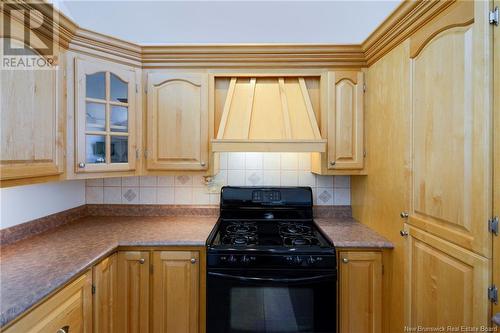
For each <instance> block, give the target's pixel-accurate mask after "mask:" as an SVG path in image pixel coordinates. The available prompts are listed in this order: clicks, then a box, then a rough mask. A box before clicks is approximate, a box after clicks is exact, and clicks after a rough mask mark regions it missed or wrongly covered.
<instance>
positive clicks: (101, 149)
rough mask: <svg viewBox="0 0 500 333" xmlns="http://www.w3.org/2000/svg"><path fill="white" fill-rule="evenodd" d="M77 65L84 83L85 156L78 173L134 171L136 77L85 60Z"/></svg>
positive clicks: (80, 97)
mask: <svg viewBox="0 0 500 333" xmlns="http://www.w3.org/2000/svg"><path fill="white" fill-rule="evenodd" d="M77 64H78V69H77V70H78V79H79V80H80V81H84V84H80V85H79V88H78V89H79V90H78V92H79V93H78V96H77V98H78V103H77V105H78V108H79V110H78V114H79V115H78V119H79V122H81V124H82V125H78V130H79V131H81V132H80V134H79V135H78V138H79V139H78V141H79V143H78V147H79V150H80V151H81V153H80V152H79V153H78V156H79V157H78V158H79V160H78V161H77V171H79V172H85V171H120V170H131V169H132V165H130V160H129V146H130V143H131V142H130V139H131V133H130V129H131V123H130V121H131V115H130V110H131V109H130V108H131V105H132V104H130V103H131V100H130V98H131V97H133V96H130V95H131V91H132V90H131V87H132V86H133V85H134V84H135V83H134V75H135V73H134V72H133V71H127V70H118V71H114V70H113V71H112V70H110V69H109V68H105V66H104V65H103V66H100V65H98V64H96V63H90V62H86V61H83V60H82V61H81V62H77ZM101 67H102V68H101ZM82 83H83V82H82ZM134 157H135V155H134ZM82 160H83V161H82Z"/></svg>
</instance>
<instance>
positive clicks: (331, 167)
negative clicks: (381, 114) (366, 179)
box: [311, 71, 364, 175]
mask: <svg viewBox="0 0 500 333" xmlns="http://www.w3.org/2000/svg"><path fill="white" fill-rule="evenodd" d="M321 84H322V87H321V89H322V91H324V92H326V93H325V94H324V96H323V97H322V99H323V100H322V110H321V119H322V121H321V133H322V136H323V137H326V138H327V140H328V142H327V151H326V152H325V153H313V154H311V159H312V163H311V171H312V172H314V173H317V174H323V175H335V174H344V175H350V174H353V175H354V174H363V168H364V133H363V131H364V105H363V103H364V102H363V100H364V96H363V94H364V92H363V89H364V88H363V87H364V74H363V72H359V71H337V72H332V71H330V72H328V73H327V74H326V75H324V76H323V77H322V83H321Z"/></svg>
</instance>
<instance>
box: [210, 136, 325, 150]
mask: <svg viewBox="0 0 500 333" xmlns="http://www.w3.org/2000/svg"><path fill="white" fill-rule="evenodd" d="M212 151H214V152H240V151H247V152H284V151H286V152H324V151H326V139H318V140H287V141H281V140H274V141H273V140H255V139H252V140H229V139H214V140H212Z"/></svg>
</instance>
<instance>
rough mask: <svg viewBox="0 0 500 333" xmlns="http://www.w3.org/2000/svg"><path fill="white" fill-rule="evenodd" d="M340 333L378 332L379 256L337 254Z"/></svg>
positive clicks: (379, 301)
mask: <svg viewBox="0 0 500 333" xmlns="http://www.w3.org/2000/svg"><path fill="white" fill-rule="evenodd" d="M339 272H340V284H339V286H340V298H339V304H340V332H341V333H357V332H367V333H369V332H371V333H377V332H381V329H382V254H381V253H378V252H341V253H340V267H339Z"/></svg>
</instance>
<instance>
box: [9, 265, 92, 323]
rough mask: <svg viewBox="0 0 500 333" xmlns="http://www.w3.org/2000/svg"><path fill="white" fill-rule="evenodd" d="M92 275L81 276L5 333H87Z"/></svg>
mask: <svg viewBox="0 0 500 333" xmlns="http://www.w3.org/2000/svg"><path fill="white" fill-rule="evenodd" d="M91 288H92V274H91V273H90V271H89V272H87V273H85V274H83V275H82V276H80V277H79V278H78V279H76V280H75V281H74V282H72V283H71V284H70V285H68V286H67V287H65V288H64V289H62V290H61V291H59V292H58V293H56V294H55V295H54V296H52V297H51V298H49V299H48V300H47V301H45V302H43V303H42V304H40V305H39V306H37V307H36V308H35V309H33V310H32V311H31V312H30V313H28V314H27V315H26V316H25V317H23V318H21V319H20V320H19V321H17V322H15V323H14V324H13V325H12V326H10V327H9V328H8V329H7V330H6V331H5V333H36V332H43V333H90V332H91V328H92V289H91Z"/></svg>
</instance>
